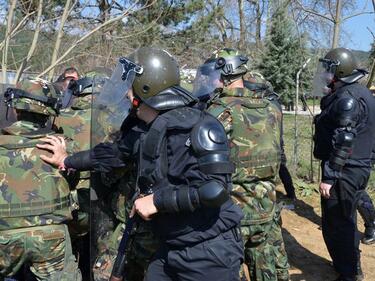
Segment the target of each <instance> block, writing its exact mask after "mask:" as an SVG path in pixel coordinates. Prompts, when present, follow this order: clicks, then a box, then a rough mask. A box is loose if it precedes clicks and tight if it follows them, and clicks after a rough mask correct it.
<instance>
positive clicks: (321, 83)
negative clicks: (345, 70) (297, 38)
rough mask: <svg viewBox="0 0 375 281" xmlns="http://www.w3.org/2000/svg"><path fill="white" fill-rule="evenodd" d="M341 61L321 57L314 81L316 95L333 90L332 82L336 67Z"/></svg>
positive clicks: (325, 93)
mask: <svg viewBox="0 0 375 281" xmlns="http://www.w3.org/2000/svg"><path fill="white" fill-rule="evenodd" d="M338 65H339V62H335V61H332V60H328V59H319V63H318V66H317V70H316V72H315V76H314V81H313V94H314V96H322V95H327V94H330V93H331V92H332V83H333V81H334V77H335V74H334V73H335V71H336V67H337V66H338Z"/></svg>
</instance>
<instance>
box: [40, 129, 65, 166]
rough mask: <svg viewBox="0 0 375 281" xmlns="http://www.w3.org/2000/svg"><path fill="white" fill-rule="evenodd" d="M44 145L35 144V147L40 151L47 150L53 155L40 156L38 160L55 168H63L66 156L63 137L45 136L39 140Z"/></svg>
mask: <svg viewBox="0 0 375 281" xmlns="http://www.w3.org/2000/svg"><path fill="white" fill-rule="evenodd" d="M40 140H41V141H43V142H44V144H37V145H36V146H37V147H38V148H40V149H44V150H49V151H51V152H52V153H53V155H52V156H51V157H48V156H46V155H41V156H40V158H41V159H42V160H43V161H45V162H47V163H49V164H51V165H53V166H55V167H64V160H65V158H66V157H67V156H68V154H67V153H66V144H65V140H64V138H63V137H56V136H47V137H45V138H42V139H40Z"/></svg>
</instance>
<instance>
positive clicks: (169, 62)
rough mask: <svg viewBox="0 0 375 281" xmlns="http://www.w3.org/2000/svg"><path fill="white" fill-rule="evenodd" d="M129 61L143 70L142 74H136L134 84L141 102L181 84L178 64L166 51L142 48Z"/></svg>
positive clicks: (130, 56)
mask: <svg viewBox="0 0 375 281" xmlns="http://www.w3.org/2000/svg"><path fill="white" fill-rule="evenodd" d="M129 59H130V60H131V61H132V62H134V63H136V64H137V65H140V66H141V67H142V68H143V71H142V73H141V74H136V76H135V78H134V82H133V91H134V94H135V95H137V96H138V97H139V98H140V99H141V100H147V99H149V98H150V97H153V96H156V95H157V94H159V93H160V92H162V91H164V90H166V89H168V88H170V87H172V86H178V85H179V84H180V72H179V67H178V64H177V62H176V60H175V59H174V58H173V57H172V56H171V55H170V54H169V53H168V52H166V51H164V50H160V49H155V48H149V47H142V48H140V49H138V50H137V51H135V52H134V53H132V54H131V55H129Z"/></svg>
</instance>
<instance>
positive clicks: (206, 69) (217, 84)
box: [192, 60, 222, 101]
mask: <svg viewBox="0 0 375 281" xmlns="http://www.w3.org/2000/svg"><path fill="white" fill-rule="evenodd" d="M220 79H221V71H220V69H218V68H217V66H216V61H215V60H213V61H210V62H206V63H204V64H203V65H201V66H200V67H199V68H198V69H197V74H196V76H195V79H194V83H193V92H192V94H193V96H195V97H196V98H198V99H199V100H201V101H208V100H209V99H211V98H213V96H214V95H215V93H216V90H217V89H219V88H222V82H221V81H220Z"/></svg>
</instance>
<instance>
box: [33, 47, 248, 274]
mask: <svg viewBox="0 0 375 281" xmlns="http://www.w3.org/2000/svg"><path fill="white" fill-rule="evenodd" d="M120 64H121V65H120V69H121V73H120V74H121V75H120V76H121V79H120V80H119V81H120V82H119V84H121V85H122V86H124V85H130V86H131V87H129V89H126V92H127V95H128V97H129V100H130V101H131V102H132V108H131V115H130V116H128V117H127V118H126V119H125V121H124V123H123V125H122V129H121V131H122V137H121V138H120V139H119V140H118V141H116V142H115V143H113V144H109V143H101V144H99V145H97V146H96V147H94V148H93V149H91V150H90V151H83V152H78V153H76V154H73V155H71V156H68V157H67V154H66V152H65V150H64V143H63V142H62V140H59V139H56V138H53V137H48V138H45V139H44V140H45V142H46V144H44V145H39V147H40V148H43V149H49V150H51V151H53V152H54V155H53V157H52V158H43V160H45V161H47V162H49V163H52V164H54V165H55V166H59V167H60V168H62V169H76V170H87V169H90V170H94V171H99V172H106V171H110V170H112V169H113V168H116V167H121V166H124V165H125V160H126V159H133V160H134V161H135V163H136V164H137V170H138V174H137V188H139V189H140V191H141V193H142V190H144V189H150V188H151V189H152V190H153V194H151V195H147V196H143V197H140V198H138V199H137V200H135V202H134V207H133V212H134V213H135V212H136V213H137V214H138V215H139V216H140V217H141V218H143V219H144V220H151V222H153V224H154V232H155V233H156V234H157V235H158V236H159V237H160V240H161V248H160V249H159V250H158V251H157V253H156V256H155V257H154V259H153V261H151V264H150V265H149V268H148V271H147V273H146V278H145V280H147V281H154V280H158V281H159V280H160V281H163V280H166V281H169V280H170V281H177V280H197V281H200V280H202V281H207V280H215V281H220V280H222V281H228V280H239V276H238V275H239V269H240V264H241V260H242V256H243V245H242V238H241V234H240V231H239V228H238V226H239V223H240V220H241V218H242V216H243V215H242V211H241V209H240V208H239V207H238V206H237V205H235V204H234V203H233V202H232V200H231V199H230V196H229V190H230V188H231V173H232V172H233V168H234V167H233V165H232V163H231V162H230V161H229V147H228V143H227V137H226V134H225V130H224V128H223V127H222V125H221V124H220V122H219V121H217V120H216V119H215V118H214V117H213V116H211V115H209V114H208V113H205V112H204V111H201V110H199V109H197V108H196V107H195V105H196V103H197V100H196V99H195V98H194V97H193V96H192V95H191V94H190V93H189V92H187V91H186V90H185V89H183V88H181V87H179V82H180V80H179V79H180V78H179V77H180V75H179V69H178V65H177V63H176V61H175V60H174V59H173V58H172V57H171V56H170V55H169V54H168V53H167V52H165V51H162V50H158V49H153V48H140V49H139V50H137V51H136V52H135V53H133V54H132V55H130V56H129V57H128V58H122V59H121V60H120ZM116 72H117V71H116V70H115V71H114V73H116ZM114 75H116V74H114ZM114 75H113V76H114ZM113 76H112V78H111V80H113ZM130 77H131V78H132V79H130ZM114 80H116V79H114ZM117 80H118V79H117ZM121 80H125V83H123V82H121ZM119 86H120V85H119ZM105 87H106V86H105V85H104V88H105ZM125 88H126V87H125ZM125 88H124V89H125ZM126 92H124V93H122V94H126ZM101 94H102V93H101ZM101 94H100V95H101ZM100 95H99V97H98V98H99V99H100ZM112 104H115V103H112ZM129 270H131V269H129Z"/></svg>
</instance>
